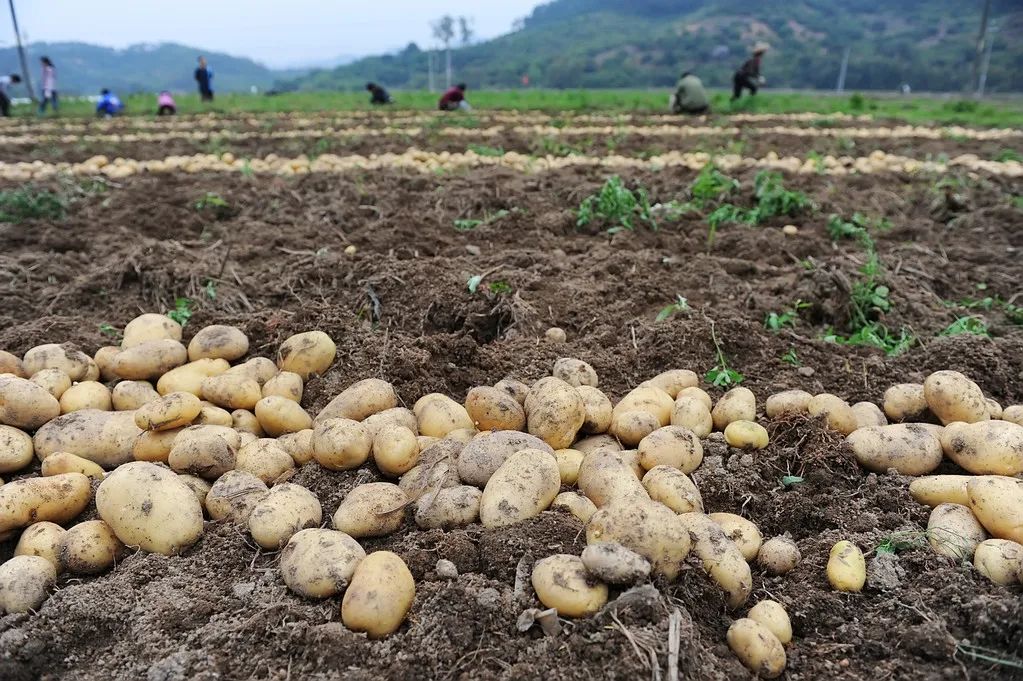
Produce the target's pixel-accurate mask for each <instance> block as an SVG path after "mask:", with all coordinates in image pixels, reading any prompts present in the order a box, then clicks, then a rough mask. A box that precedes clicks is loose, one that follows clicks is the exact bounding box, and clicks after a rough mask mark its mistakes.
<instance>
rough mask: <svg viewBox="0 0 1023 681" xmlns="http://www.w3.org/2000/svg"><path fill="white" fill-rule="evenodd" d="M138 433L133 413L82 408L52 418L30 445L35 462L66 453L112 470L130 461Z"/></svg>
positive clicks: (37, 432)
mask: <svg viewBox="0 0 1023 681" xmlns="http://www.w3.org/2000/svg"><path fill="white" fill-rule="evenodd" d="M141 433H142V430H141V429H140V428H139V427H138V426H137V425H135V413H134V412H130V411H98V410H96V409H83V410H81V411H75V412H72V413H70V414H64V415H63V416H59V417H57V418H55V419H53V420H52V421H50V422H49V423H47V424H46V425H44V426H43V427H42V428H40V429H39V430H37V431H36V434H35V437H34V438H32V442H33V446H34V447H35V452H36V456H37V457H39V459H45V458H46V457H47V456H49V455H50V454H53V453H54V452H67V453H69V454H75V455H77V456H80V457H82V458H83V459H88V460H90V461H94V462H96V463H98V464H99V465H101V466H103V467H104V468H116V467H117V466H119V465H121V464H122V463H126V462H128V461H131V460H132V459H133V458H134V454H133V450H134V446H135V440H136V439H137V438H138V436H139V435H140V434H141Z"/></svg>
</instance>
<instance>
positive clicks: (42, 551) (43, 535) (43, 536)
mask: <svg viewBox="0 0 1023 681" xmlns="http://www.w3.org/2000/svg"><path fill="white" fill-rule="evenodd" d="M65 532H67V530H65V529H64V528H63V527H61V526H60V525H58V524H57V523H49V522H45V521H43V522H40V523H32V524H31V525H29V526H28V527H26V528H25V531H24V532H22V533H21V538H20V539H18V545H17V546H15V547H14V555H16V556H39V557H40V558H45V559H46V560H47V561H49V563H50V564H51V565H53V568H54V569H55V570H57V571H58V572H59V571H60V569H61V565H60V540H61V537H63V536H64V533H65Z"/></svg>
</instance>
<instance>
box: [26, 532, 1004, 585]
mask: <svg viewBox="0 0 1023 681" xmlns="http://www.w3.org/2000/svg"><path fill="white" fill-rule="evenodd" d="M26 532H27V530H26ZM973 565H974V567H976V568H977V572H979V573H980V574H982V575H984V576H985V577H987V578H988V579H990V580H991V581H992V582H994V583H995V584H1001V585H1002V586H1009V585H1010V584H1017V583H1019V581H1020V579H1021V578H1023V577H1021V576H1023V546H1021V545H1020V544H1017V543H1016V542H1014V541H1009V540H1008V539H987V540H985V541H982V542H981V543H980V544H978V545H977V550H976V553H974V554H973Z"/></svg>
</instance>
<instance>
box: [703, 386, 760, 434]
mask: <svg viewBox="0 0 1023 681" xmlns="http://www.w3.org/2000/svg"><path fill="white" fill-rule="evenodd" d="M710 415H711V418H712V419H713V420H714V428H716V429H717V430H724V429H725V427H726V426H728V424H729V423H731V422H733V421H755V420H756V418H757V398H756V396H754V395H753V391H752V390H750V389H749V388H743V387H738V388H732V389H731V390H729V391H728V392H726V393H725V394H724V395H722V396H721V399H719V400H718V401H717V404H715V405H714V408H713V409H712V410H711V412H710Z"/></svg>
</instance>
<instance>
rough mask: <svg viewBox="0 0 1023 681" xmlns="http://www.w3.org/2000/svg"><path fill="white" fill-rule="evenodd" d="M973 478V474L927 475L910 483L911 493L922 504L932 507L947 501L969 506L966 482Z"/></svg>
mask: <svg viewBox="0 0 1023 681" xmlns="http://www.w3.org/2000/svg"><path fill="white" fill-rule="evenodd" d="M971 479H973V476H972V475H927V476H924V477H922V478H917V479H916V480H913V481H912V482H911V483H909V493H910V495H912V497H913V498H914V499H915V500H917V501H918V502H920V503H921V504H925V505H927V506H931V507H934V506H937V505H938V504H946V503H947V504H960V505H962V506H969V505H970V498H969V496H968V495H967V494H966V483H967V482H969V481H970V480H971Z"/></svg>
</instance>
